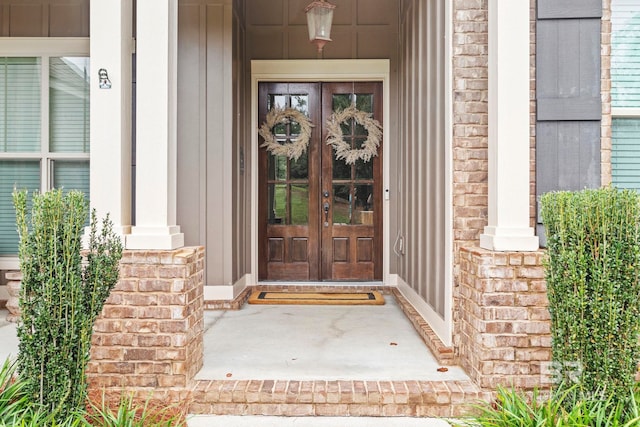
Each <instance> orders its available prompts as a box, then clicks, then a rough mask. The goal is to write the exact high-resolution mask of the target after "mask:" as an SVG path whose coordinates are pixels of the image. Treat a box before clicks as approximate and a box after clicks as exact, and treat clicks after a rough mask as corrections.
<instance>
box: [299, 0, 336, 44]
mask: <svg viewBox="0 0 640 427" xmlns="http://www.w3.org/2000/svg"><path fill="white" fill-rule="evenodd" d="M335 8H336V5H335V4H331V3H329V2H328V1H325V0H316V1H314V2H312V3H311V4H309V5H308V6H307V7H306V8H305V10H304V11H305V13H306V14H307V27H309V41H310V42H311V43H314V44H315V45H316V46H318V53H320V52H322V48H323V47H324V45H325V44H327V42H330V41H331V22H332V21H333V9H335Z"/></svg>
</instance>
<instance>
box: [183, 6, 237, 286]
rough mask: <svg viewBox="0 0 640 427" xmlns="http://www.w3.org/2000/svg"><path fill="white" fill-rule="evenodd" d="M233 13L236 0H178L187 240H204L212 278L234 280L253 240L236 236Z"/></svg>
mask: <svg viewBox="0 0 640 427" xmlns="http://www.w3.org/2000/svg"><path fill="white" fill-rule="evenodd" d="M234 19H235V21H236V22H237V17H236V18H234V11H233V2H232V1H231V0H180V1H179V3H178V20H179V22H178V191H177V197H178V204H177V220H178V221H177V222H178V224H180V226H181V229H182V232H183V233H184V235H185V245H204V246H206V279H205V284H207V285H230V284H233V283H234V282H235V281H237V280H238V279H239V278H240V277H241V276H242V275H244V274H245V273H246V266H245V264H246V263H245V260H246V258H244V257H243V254H244V251H243V250H242V248H245V247H246V246H245V245H248V242H246V239H245V240H237V236H238V234H239V232H238V230H239V229H244V228H247V227H248V226H247V225H246V224H245V221H246V220H245V219H243V218H242V217H243V215H244V214H243V213H241V212H239V211H240V210H241V209H242V206H243V205H242V204H241V203H239V202H238V200H241V199H243V198H244V197H245V196H246V194H247V193H246V192H247V191H249V189H248V188H246V184H247V183H246V182H245V180H244V179H243V177H242V176H240V177H238V176H237V175H239V174H240V167H239V158H238V154H237V153H238V152H239V148H238V140H239V139H240V137H241V135H240V134H239V133H238V132H237V126H236V124H237V120H241V117H234V116H235V114H234V112H235V111H236V110H237V108H238V107H237V105H240V104H241V103H240V101H239V100H238V98H237V97H238V96H239V93H240V92H239V89H238V85H239V84H243V83H244V80H243V78H242V76H238V75H237V74H238V71H237V68H236V66H235V65H234V62H235V63H238V62H240V61H239V58H237V57H236V58H234V56H233V55H236V56H237V55H240V54H242V51H241V50H238V49H234V45H233V43H232V41H233V38H234V37H233V36H234V28H237V27H236V26H234ZM240 42H241V40H240ZM234 60H235V61H234ZM234 73H236V75H234ZM240 234H241V233H240ZM234 237H235V238H234ZM241 239H242V238H241ZM238 245H239V246H240V249H238ZM238 266H241V267H238Z"/></svg>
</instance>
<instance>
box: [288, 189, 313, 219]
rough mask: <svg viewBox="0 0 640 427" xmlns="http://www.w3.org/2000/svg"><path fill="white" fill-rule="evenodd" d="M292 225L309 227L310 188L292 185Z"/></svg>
mask: <svg viewBox="0 0 640 427" xmlns="http://www.w3.org/2000/svg"><path fill="white" fill-rule="evenodd" d="M290 188H291V224H292V225H307V224H308V223H309V186H308V185H302V184H293V185H291V187H290Z"/></svg>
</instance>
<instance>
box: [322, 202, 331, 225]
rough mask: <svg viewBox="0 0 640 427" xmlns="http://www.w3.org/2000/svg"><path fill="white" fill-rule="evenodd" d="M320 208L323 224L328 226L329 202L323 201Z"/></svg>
mask: <svg viewBox="0 0 640 427" xmlns="http://www.w3.org/2000/svg"><path fill="white" fill-rule="evenodd" d="M322 210H323V211H324V225H325V227H328V226H329V202H324V205H322Z"/></svg>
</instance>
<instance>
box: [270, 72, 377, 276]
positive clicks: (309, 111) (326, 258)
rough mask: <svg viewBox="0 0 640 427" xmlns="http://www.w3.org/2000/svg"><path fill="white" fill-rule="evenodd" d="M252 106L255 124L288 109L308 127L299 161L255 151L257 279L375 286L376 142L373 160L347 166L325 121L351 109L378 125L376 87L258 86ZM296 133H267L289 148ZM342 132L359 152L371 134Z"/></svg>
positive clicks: (351, 123)
mask: <svg viewBox="0 0 640 427" xmlns="http://www.w3.org/2000/svg"><path fill="white" fill-rule="evenodd" d="M258 101H259V106H258V116H259V123H264V122H265V120H266V118H267V114H268V112H269V111H270V110H271V109H272V108H276V107H277V108H293V109H295V110H297V111H299V112H301V113H303V114H304V115H305V116H307V117H308V119H309V121H310V122H311V124H312V125H313V127H312V128H311V129H312V131H311V136H310V138H309V144H308V146H307V149H306V151H305V152H304V153H303V154H302V155H300V157H299V158H298V159H297V160H296V159H292V158H288V157H287V156H285V155H282V156H280V155H274V154H272V153H271V152H270V151H268V150H267V149H265V148H264V147H261V148H259V154H258V161H259V167H258V170H259V176H258V182H259V194H258V203H259V209H258V223H259V224H258V235H259V237H258V238H259V242H258V259H259V262H258V269H259V270H258V276H259V279H260V280H278V281H320V280H335V281H347V280H349V281H352V280H353V281H361V280H381V279H382V144H381V143H380V146H379V147H378V149H377V156H374V157H372V158H371V159H370V160H368V161H367V160H363V159H358V160H356V161H355V163H353V164H347V163H346V162H345V160H344V159H337V158H336V152H335V149H334V148H333V146H331V145H327V143H326V140H327V136H328V130H327V125H326V122H327V119H328V118H329V117H330V116H331V115H332V113H334V112H335V111H342V110H343V109H345V108H347V107H349V106H350V105H352V104H355V106H356V108H357V109H358V110H359V111H365V112H367V113H370V114H372V116H373V118H374V119H376V120H378V122H380V123H381V124H382V83H379V82H357V83H352V82H348V83H260V86H259V98H258ZM301 128H302V127H301V125H300V123H296V122H295V121H293V120H289V121H288V122H287V123H280V124H276V125H275V126H274V127H273V128H272V129H271V131H272V134H273V135H274V136H275V140H276V141H277V142H278V143H279V144H287V143H291V141H295V140H296V139H297V138H298V136H299V134H300V132H301ZM340 128H341V130H342V140H343V142H345V143H346V144H348V145H350V146H351V147H352V148H356V149H359V148H361V147H362V144H363V143H364V142H365V141H366V140H367V138H368V136H369V135H368V132H367V130H366V129H365V127H364V126H362V125H361V124H359V123H357V122H356V121H355V120H354V119H347V120H345V121H344V122H342V123H341V124H340ZM263 142H264V140H263V138H262V137H260V139H259V145H262V144H263ZM380 142H381V141H380Z"/></svg>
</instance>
